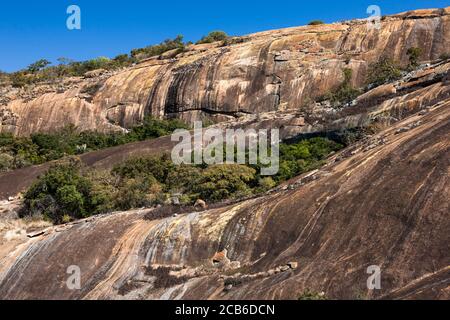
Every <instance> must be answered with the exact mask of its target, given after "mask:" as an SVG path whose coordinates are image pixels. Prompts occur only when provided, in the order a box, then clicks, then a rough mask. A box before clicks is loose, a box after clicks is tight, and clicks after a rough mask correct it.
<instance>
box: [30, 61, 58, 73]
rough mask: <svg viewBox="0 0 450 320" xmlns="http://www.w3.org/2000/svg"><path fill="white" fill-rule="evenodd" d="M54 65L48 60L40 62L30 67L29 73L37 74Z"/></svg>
mask: <svg viewBox="0 0 450 320" xmlns="http://www.w3.org/2000/svg"><path fill="white" fill-rule="evenodd" d="M51 64H52V63H51V62H50V61H48V60H46V59H41V60H38V61H36V62H34V63H32V64H30V65H29V66H28V71H29V72H31V73H36V72H39V71H41V70H42V69H44V68H46V67H47V66H49V65H51Z"/></svg>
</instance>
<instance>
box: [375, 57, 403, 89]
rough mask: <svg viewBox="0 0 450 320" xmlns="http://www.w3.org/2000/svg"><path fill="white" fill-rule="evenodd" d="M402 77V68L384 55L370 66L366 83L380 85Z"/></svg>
mask: <svg viewBox="0 0 450 320" xmlns="http://www.w3.org/2000/svg"><path fill="white" fill-rule="evenodd" d="M401 77H402V70H401V68H400V67H399V66H398V65H397V64H396V63H395V62H394V61H393V60H391V59H389V58H387V57H382V58H380V60H378V62H376V63H373V64H371V65H370V66H369V71H368V73H367V79H366V83H367V84H371V85H375V86H380V85H382V84H385V83H388V82H392V81H396V80H398V79H400V78H401Z"/></svg>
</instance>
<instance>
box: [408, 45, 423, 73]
mask: <svg viewBox="0 0 450 320" xmlns="http://www.w3.org/2000/svg"><path fill="white" fill-rule="evenodd" d="M406 54H407V55H408V58H409V66H408V69H409V70H414V69H415V68H417V67H418V66H419V58H420V56H421V55H422V48H417V47H412V48H409V49H408V50H407V51H406Z"/></svg>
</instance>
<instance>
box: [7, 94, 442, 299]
mask: <svg viewBox="0 0 450 320" xmlns="http://www.w3.org/2000/svg"><path fill="white" fill-rule="evenodd" d="M401 128H408V129H407V130H400V131H399V129H401ZM449 135H450V100H447V101H445V102H444V103H440V104H436V105H433V106H432V107H431V108H430V109H429V110H428V111H427V112H426V113H421V114H419V113H416V114H414V115H412V116H410V117H408V118H406V119H404V120H403V121H401V122H398V123H397V124H395V125H393V126H391V127H389V128H387V129H386V130H384V131H382V132H380V133H379V134H377V135H375V136H372V137H371V138H370V139H369V140H366V141H361V142H359V143H358V144H356V145H354V146H352V147H350V148H349V149H345V150H343V151H342V152H340V153H338V154H336V155H335V156H333V157H332V158H331V159H329V160H328V161H327V163H326V164H325V165H324V166H323V167H322V168H320V170H316V171H314V172H312V173H309V174H306V175H305V176H302V177H297V178H295V179H293V180H292V181H288V182H287V184H286V186H280V187H278V188H276V189H275V190H273V191H272V192H270V193H268V194H267V195H264V196H260V197H257V198H253V199H248V200H244V201H241V202H238V203H235V204H231V205H227V206H224V207H219V208H214V209H210V210H206V211H197V212H185V213H183V214H178V215H176V216H170V217H166V218H156V217H155V218H151V217H152V210H153V209H143V210H134V211H129V212H120V213H114V214H110V215H104V216H95V217H91V218H88V219H87V220H84V221H78V222H75V223H70V224H67V225H63V226H58V227H49V228H47V229H44V230H43V231H41V232H39V233H37V234H36V233H35V234H34V235H35V236H33V237H32V238H28V239H27V238H26V237H23V236H21V234H22V233H23V232H15V233H14V234H15V235H17V236H16V237H15V238H14V239H10V240H9V241H8V240H6V237H4V240H3V242H5V241H6V242H5V243H3V244H2V245H1V246H0V261H1V264H0V298H1V299H233V300H236V299H237V300H240V299H297V298H298V297H299V296H300V295H301V294H302V293H303V292H306V291H308V290H311V291H313V292H319V293H320V292H324V295H325V296H326V297H328V298H335V299H356V298H358V299H360V298H370V299H377V298H393V299H414V298H425V299H449V298H450V296H449V286H450V267H449V255H448V253H449V249H450V248H449V243H450V239H449V236H450V233H449V230H450V225H449V222H450V219H449V212H450V211H449V207H448V199H449V197H450V193H449V192H450V190H449V168H450V163H449V159H450V146H449V144H448V136H449ZM14 230H15V229H14ZM19 231H20V228H19ZM1 235H3V234H2V230H1V229H0V236H1ZM221 261H226V262H227V263H225V264H221V263H218V262H221ZM73 265H76V266H78V267H79V268H80V271H81V279H82V282H81V288H80V289H79V290H70V289H69V287H68V286H67V285H66V281H67V279H68V277H69V275H68V274H67V270H68V268H69V267H70V266H73ZM372 265H376V266H379V267H380V268H381V272H382V273H381V290H369V289H368V288H367V278H368V277H369V275H368V274H367V268H368V267H369V266H372ZM43 270H45V272H44V271H43Z"/></svg>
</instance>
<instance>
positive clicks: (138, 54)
mask: <svg viewBox="0 0 450 320" xmlns="http://www.w3.org/2000/svg"><path fill="white" fill-rule="evenodd" d="M186 45H188V43H186V44H185V43H184V42H183V36H182V35H178V36H177V37H176V38H175V39H167V40H164V41H163V42H161V43H160V44H157V45H152V46H148V47H145V48H140V49H133V50H131V57H133V58H135V59H138V60H141V59H145V58H149V57H153V56H159V55H161V54H163V53H164V52H167V51H170V50H175V49H177V50H178V52H182V51H184V48H185V46H186Z"/></svg>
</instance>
